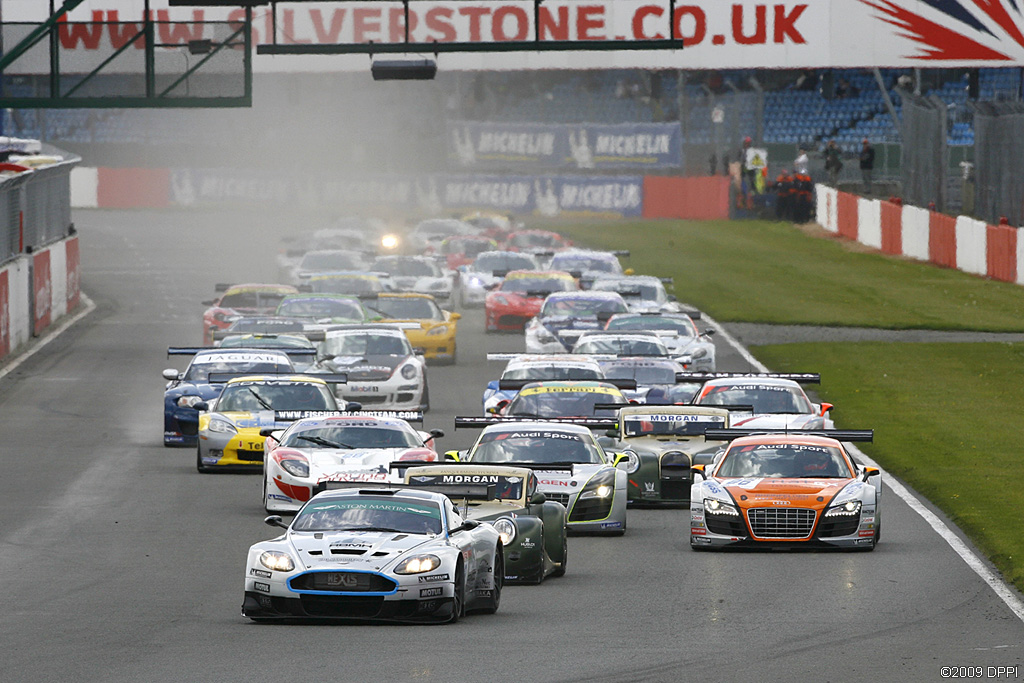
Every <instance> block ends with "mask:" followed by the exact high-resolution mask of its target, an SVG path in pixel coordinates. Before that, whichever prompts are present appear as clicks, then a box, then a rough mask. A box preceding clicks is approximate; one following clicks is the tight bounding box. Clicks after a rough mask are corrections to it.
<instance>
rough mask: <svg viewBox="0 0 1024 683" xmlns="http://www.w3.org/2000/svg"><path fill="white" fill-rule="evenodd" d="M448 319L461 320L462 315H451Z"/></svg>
mask: <svg viewBox="0 0 1024 683" xmlns="http://www.w3.org/2000/svg"><path fill="white" fill-rule="evenodd" d="M448 319H449V320H462V314H461V313H452V314H451V316H450V317H449V318H448Z"/></svg>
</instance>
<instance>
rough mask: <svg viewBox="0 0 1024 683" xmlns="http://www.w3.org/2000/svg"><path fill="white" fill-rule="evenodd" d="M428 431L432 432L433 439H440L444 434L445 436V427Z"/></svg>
mask: <svg viewBox="0 0 1024 683" xmlns="http://www.w3.org/2000/svg"><path fill="white" fill-rule="evenodd" d="M427 433H428V434H430V438H432V439H440V438H441V437H442V436H444V430H443V429H431V430H430V431H429V432H427Z"/></svg>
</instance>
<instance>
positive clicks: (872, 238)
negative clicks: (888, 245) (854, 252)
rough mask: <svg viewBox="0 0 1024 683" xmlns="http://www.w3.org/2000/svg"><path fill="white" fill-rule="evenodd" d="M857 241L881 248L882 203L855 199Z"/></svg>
mask: <svg viewBox="0 0 1024 683" xmlns="http://www.w3.org/2000/svg"><path fill="white" fill-rule="evenodd" d="M857 241H858V242H860V243H861V244H866V245H867V246H869V247H874V248H875V249H881V248H882V203H881V202H880V201H878V200H877V199H864V198H863V197H860V198H858V199H857Z"/></svg>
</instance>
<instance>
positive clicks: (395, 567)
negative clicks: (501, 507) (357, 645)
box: [242, 485, 505, 622]
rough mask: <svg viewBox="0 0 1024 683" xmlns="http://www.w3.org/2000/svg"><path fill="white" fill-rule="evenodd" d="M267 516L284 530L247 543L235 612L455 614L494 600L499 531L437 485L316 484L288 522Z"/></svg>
mask: <svg viewBox="0 0 1024 683" xmlns="http://www.w3.org/2000/svg"><path fill="white" fill-rule="evenodd" d="M356 486H358V485H356ZM478 488H479V487H478ZM453 495H454V494H453ZM266 521H267V523H268V524H270V525H274V526H279V527H282V528H284V533H283V534H282V535H281V536H278V537H277V538H274V539H271V540H269V541H262V542H260V543H257V544H255V545H253V546H252V547H251V548H249V554H248V558H247V559H246V563H245V594H244V599H243V602H242V616H244V617H248V618H249V619H252V620H253V621H276V620H295V619H318V620H322V619H343V620H355V621H404V622H455V621H458V620H459V619H460V618H461V617H462V616H463V615H464V614H465V613H466V612H469V611H480V612H485V613H491V614H493V613H494V612H496V611H497V610H498V605H499V604H500V602H501V588H502V584H503V583H504V576H505V569H504V556H503V554H502V544H501V540H500V536H499V534H498V531H497V530H495V528H494V527H493V526H491V525H490V524H486V523H484V522H480V521H477V520H464V519H463V518H462V516H461V515H460V514H459V512H458V510H456V509H455V506H454V505H453V504H452V502H451V500H450V499H449V498H448V497H447V496H446V495H444V494H440V493H435V492H432V491H418V490H414V489H398V490H396V489H385V488H349V489H343V490H336V491H333V490H332V491H324V492H323V493H320V494H318V495H316V496H315V497H314V498H313V499H312V500H310V501H309V502H308V503H306V504H305V505H304V506H303V507H302V509H301V510H299V512H298V513H297V514H296V515H295V519H293V520H292V523H291V524H290V525H288V524H285V523H284V522H283V521H282V520H281V518H280V517H277V516H271V517H268V518H267V520H266Z"/></svg>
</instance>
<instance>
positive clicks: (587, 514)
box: [569, 498, 612, 522]
mask: <svg viewBox="0 0 1024 683" xmlns="http://www.w3.org/2000/svg"><path fill="white" fill-rule="evenodd" d="M611 509H612V499H611V498H588V499H587V500H580V499H579V498H577V499H576V504H575V505H574V506H573V507H572V512H570V513H569V521H570V522H596V521H597V520H599V519H604V518H605V517H607V516H608V513H610V512H611Z"/></svg>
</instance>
